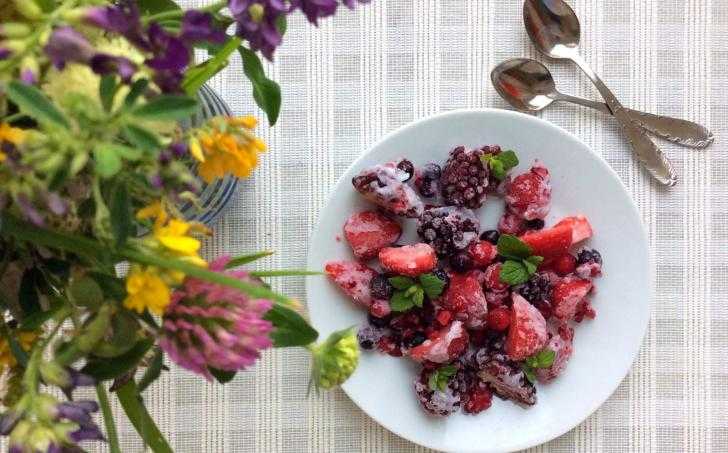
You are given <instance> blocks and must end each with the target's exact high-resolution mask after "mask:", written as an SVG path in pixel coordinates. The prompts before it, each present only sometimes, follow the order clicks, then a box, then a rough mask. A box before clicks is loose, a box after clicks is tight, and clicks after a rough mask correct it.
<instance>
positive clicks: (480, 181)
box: [440, 146, 488, 209]
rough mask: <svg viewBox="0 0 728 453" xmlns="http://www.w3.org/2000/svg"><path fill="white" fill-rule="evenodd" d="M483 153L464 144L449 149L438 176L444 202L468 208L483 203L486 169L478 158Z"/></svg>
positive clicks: (475, 207) (486, 180) (486, 184)
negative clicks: (439, 176) (447, 156)
mask: <svg viewBox="0 0 728 453" xmlns="http://www.w3.org/2000/svg"><path fill="white" fill-rule="evenodd" d="M483 154H485V153H484V152H483V151H482V150H479V149H477V150H468V149H466V148H465V147H464V146H458V147H457V148H455V149H453V150H452V151H450V157H449V158H448V160H447V163H446V164H445V168H444V169H443V170H442V177H441V178H440V184H441V186H442V187H441V191H442V196H443V198H444V200H445V204H447V205H448V206H464V207H467V208H470V209H477V208H479V207H481V206H482V205H483V201H485V196H486V189H487V187H488V169H487V168H486V167H485V166H484V165H483V162H482V161H481V160H480V157H481V156H482V155H483Z"/></svg>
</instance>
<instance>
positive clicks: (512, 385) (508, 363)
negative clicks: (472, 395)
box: [477, 349, 536, 406]
mask: <svg viewBox="0 0 728 453" xmlns="http://www.w3.org/2000/svg"><path fill="white" fill-rule="evenodd" d="M481 351H485V350H484V349H483V350H481ZM478 355H480V351H479V353H478ZM477 361H478V363H479V364H480V371H479V372H478V376H479V377H480V379H482V380H483V382H485V383H487V384H489V385H490V387H491V388H492V389H493V391H494V392H495V393H496V394H497V395H498V396H500V397H501V398H505V399H510V400H513V401H515V402H518V403H521V404H526V405H529V406H532V405H534V404H536V387H534V386H533V384H531V383H530V382H529V381H528V379H527V378H526V375H525V373H524V372H523V370H521V367H520V366H519V365H518V364H517V363H516V362H514V361H512V360H509V359H508V357H506V355H505V354H503V353H502V352H500V351H494V352H487V351H485V353H484V354H482V356H481V357H478V360H477Z"/></svg>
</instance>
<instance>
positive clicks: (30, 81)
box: [20, 68, 38, 85]
mask: <svg viewBox="0 0 728 453" xmlns="http://www.w3.org/2000/svg"><path fill="white" fill-rule="evenodd" d="M20 81H21V82H23V83H24V84H26V85H35V84H36V83H37V82H38V75H37V74H36V73H35V71H33V70H32V69H30V68H23V69H21V71H20Z"/></svg>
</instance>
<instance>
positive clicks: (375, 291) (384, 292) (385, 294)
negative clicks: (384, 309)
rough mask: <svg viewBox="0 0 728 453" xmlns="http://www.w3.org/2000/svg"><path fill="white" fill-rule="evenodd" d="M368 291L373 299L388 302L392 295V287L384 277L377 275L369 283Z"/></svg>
mask: <svg viewBox="0 0 728 453" xmlns="http://www.w3.org/2000/svg"><path fill="white" fill-rule="evenodd" d="M369 291H370V292H371V295H372V297H373V298H375V299H379V300H389V298H390V297H392V294H394V287H393V286H392V284H391V283H389V279H387V277H386V276H384V275H382V274H379V275H377V276H375V277H374V278H372V280H371V282H369Z"/></svg>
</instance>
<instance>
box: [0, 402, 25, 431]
mask: <svg viewBox="0 0 728 453" xmlns="http://www.w3.org/2000/svg"><path fill="white" fill-rule="evenodd" d="M21 415H22V414H21V413H20V412H17V411H14V410H12V409H11V410H8V411H7V412H5V413H4V414H3V415H2V416H0V436H7V435H8V434H10V431H12V430H13V428H15V425H17V424H18V422H19V421H20V417H21Z"/></svg>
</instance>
